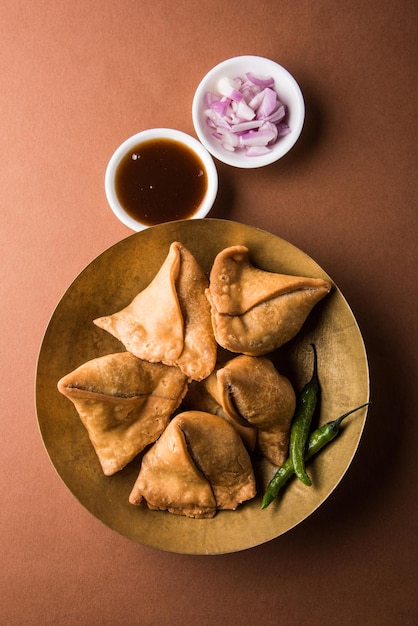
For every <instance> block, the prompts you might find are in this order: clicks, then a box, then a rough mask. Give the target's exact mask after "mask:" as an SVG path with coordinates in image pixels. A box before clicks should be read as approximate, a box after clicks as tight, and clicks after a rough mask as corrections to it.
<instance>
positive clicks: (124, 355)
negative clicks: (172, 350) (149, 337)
mask: <svg viewBox="0 0 418 626" xmlns="http://www.w3.org/2000/svg"><path fill="white" fill-rule="evenodd" d="M187 386H188V379H187V377H186V376H185V375H184V374H183V373H182V372H181V370H180V369H179V368H177V367H171V366H168V365H163V364H162V363H148V362H147V361H143V360H141V359H138V358H137V357H135V356H134V355H133V354H131V353H130V352H121V353H116V354H109V355H106V356H102V357H98V358H95V359H92V360H91V361H88V362H87V363H84V364H83V365H81V366H80V367H78V368H77V369H75V370H74V371H73V372H71V373H70V374H67V375H66V376H64V377H63V378H61V380H60V381H59V382H58V390H59V391H60V392H61V393H62V394H63V395H64V396H66V397H67V398H68V399H69V400H71V402H72V403H73V404H74V406H75V408H76V410H77V412H78V414H79V416H80V419H81V421H82V423H83V425H84V426H85V428H86V430H87V432H88V435H89V438H90V441H91V443H92V444H93V447H94V450H95V451H96V454H97V457H98V459H99V461H100V464H101V467H102V470H103V473H104V474H105V475H106V476H110V475H112V474H114V473H115V472H118V471H119V470H121V469H122V468H123V467H125V465H127V464H128V463H129V462H130V461H132V459H133V458H134V457H135V456H136V455H137V454H138V453H139V452H141V451H142V450H143V449H144V448H145V447H146V446H148V445H149V444H151V443H154V441H156V439H157V438H158V437H159V436H160V435H161V433H162V432H163V431H164V429H165V428H166V426H167V424H168V422H169V420H170V417H171V415H172V413H173V412H174V411H175V409H176V408H177V407H178V406H179V405H180V403H181V401H182V399H183V397H184V395H185V394H186V391H187Z"/></svg>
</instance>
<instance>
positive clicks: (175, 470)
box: [129, 411, 256, 518]
mask: <svg viewBox="0 0 418 626" xmlns="http://www.w3.org/2000/svg"><path fill="white" fill-rule="evenodd" d="M255 495H256V486H255V478H254V472H253V468H252V465H251V460H250V457H249V455H248V452H247V450H246V448H245V446H244V444H243V443H242V440H241V438H240V436H239V435H238V433H237V431H236V430H235V429H234V427H233V426H232V425H231V424H229V423H228V422H227V421H226V420H224V419H223V418H222V417H219V416H217V415H212V414H210V413H205V412H201V411H185V412H183V413H180V414H179V415H177V416H176V417H174V418H173V419H172V420H171V422H170V424H169V425H168V427H167V428H166V430H165V431H164V433H163V434H162V435H161V437H160V438H159V439H158V441H157V442H156V443H155V444H154V445H153V446H152V448H151V449H150V450H148V452H146V454H145V455H144V457H143V459H142V464H141V469H140V472H139V475H138V478H137V480H136V482H135V485H134V487H133V489H132V492H131V494H130V496H129V502H130V503H131V504H135V505H139V504H141V502H143V501H145V502H146V504H147V506H148V508H150V509H156V510H162V511H169V512H170V513H174V514H177V515H185V516H187V517H195V518H211V517H214V516H215V515H216V512H217V511H218V510H221V509H232V510H234V509H236V508H237V507H238V506H239V505H240V504H241V503H242V502H244V501H246V500H250V499H251V498H253V497H254V496H255Z"/></svg>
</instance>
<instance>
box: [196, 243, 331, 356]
mask: <svg viewBox="0 0 418 626" xmlns="http://www.w3.org/2000/svg"><path fill="white" fill-rule="evenodd" d="M209 280H210V284H209V288H208V289H207V290H206V296H207V298H208V300H209V302H210V305H211V316H212V326H213V329H214V333H215V338H216V340H217V342H218V343H219V345H221V346H222V347H223V348H225V349H227V350H229V351H230V352H235V353H241V354H246V355H249V356H261V355H265V354H267V353H269V352H272V351H273V350H275V349H276V348H279V347H280V346H282V345H283V344H284V343H286V342H288V341H290V339H292V338H293V337H294V336H295V335H296V334H297V333H298V332H299V330H300V329H301V327H302V325H303V324H304V322H305V320H306V318H307V317H308V315H309V313H310V312H311V310H312V309H313V307H314V306H315V305H316V304H317V303H318V302H319V301H320V300H322V298H324V297H325V296H326V295H327V294H328V293H329V292H330V290H331V284H330V283H329V282H327V281H325V280H322V279H321V278H306V277H302V276H289V275H286V274H276V273H273V272H267V271H265V270H261V269H259V268H257V267H255V266H254V265H253V264H252V263H251V261H250V258H249V250H248V248H247V247H246V246H241V245H237V246H231V247H229V248H225V249H224V250H222V251H221V252H220V253H219V254H218V255H217V256H216V258H215V261H214V263H213V266H212V270H211V273H210V279H209Z"/></svg>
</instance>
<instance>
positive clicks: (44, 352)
mask: <svg viewBox="0 0 418 626" xmlns="http://www.w3.org/2000/svg"><path fill="white" fill-rule="evenodd" d="M172 241H181V242H182V243H183V244H184V245H185V246H186V247H187V248H188V249H189V250H190V251H191V252H192V253H193V254H194V255H195V257H196V259H197V260H198V262H199V263H200V264H201V266H202V267H203V268H204V269H205V270H207V271H209V269H210V267H211V265H212V262H213V259H214V257H215V256H216V254H217V253H218V252H219V251H220V250H222V249H223V248H225V247H227V246H230V245H234V244H244V245H246V246H248V248H249V249H250V252H251V257H252V259H253V261H254V264H255V265H256V266H258V267H260V268H262V269H265V270H270V271H273V272H280V273H288V274H299V275H305V276H313V277H315V276H316V277H323V278H327V279H328V280H331V279H330V277H329V276H327V274H325V272H324V271H323V270H322V269H321V268H320V267H319V266H318V265H317V264H316V263H315V262H314V261H313V260H312V259H311V258H310V257H309V256H307V255H306V254H305V253H303V252H301V251H300V250H299V249H297V248H295V247H294V246H292V245H291V244H289V243H287V242H286V241H284V240H283V239H280V238H279V237H276V236H274V235H272V234H270V233H267V232H264V231H262V230H259V229H257V228H253V227H249V226H245V225H243V224H239V223H235V222H230V221H226V220H217V219H203V220H190V221H178V222H171V223H168V224H162V225H159V226H155V227H152V228H149V229H147V230H144V231H142V232H139V233H135V234H134V235H132V236H130V237H128V238H127V239H124V240H123V241H121V242H119V243H117V244H116V245H114V246H112V247H111V248H109V249H108V250H106V251H105V252H104V253H103V254H101V255H100V256H99V257H97V258H96V259H95V260H94V261H93V262H92V263H90V264H89V265H88V266H87V267H86V268H85V269H84V270H83V271H82V272H81V274H80V275H79V276H78V277H77V278H76V279H75V281H74V282H73V283H72V285H71V286H70V287H69V288H68V290H67V291H66V293H65V294H64V296H63V298H62V299H61V301H60V302H59V304H58V306H57V308H56V309H55V311H54V313H53V315H52V318H51V321H50V323H49V325H48V328H47V330H46V333H45V336H44V339H43V343H42V346H41V350H40V355H39V360H38V366H37V376H36V408H37V415H38V423H39V427H40V431H41V435H42V438H43V441H44V444H45V447H46V450H47V452H48V454H49V457H50V459H51V461H52V463H53V465H54V467H55V469H56V471H57V472H58V474H59V476H60V477H61V478H62V480H63V481H64V483H65V484H66V486H67V487H68V488H69V489H70V491H71V492H72V493H73V495H74V496H75V497H76V498H77V499H78V500H79V501H80V502H81V504H82V505H83V506H84V507H86V508H87V509H88V510H89V511H90V512H91V513H92V514H93V515H94V516H96V517H97V518H98V519H99V520H101V521H102V522H103V523H104V524H106V525H107V526H109V527H110V528H112V529H114V530H116V531H117V532H119V533H120V534H122V535H124V536H125V537H128V538H129V539H131V540H133V541H137V542H139V543H141V544H144V545H147V546H152V547H154V548H159V549H162V550H167V551H171V552H177V553H184V554H222V553H228V552H236V551H239V550H244V549H247V548H250V547H253V546H256V545H259V544H262V543H264V542H266V541H269V540H271V539H274V538H275V537H278V536H279V535H281V534H283V533H285V532H286V531H288V530H289V529H291V528H292V527H294V526H295V525H296V524H299V523H300V522H301V521H302V520H304V519H305V518H306V517H308V516H309V515H310V514H311V513H312V512H313V511H315V509H317V507H319V506H320V505H321V503H322V502H324V500H325V499H326V498H327V496H329V494H330V493H331V492H332V491H333V490H334V488H335V487H336V486H337V484H338V483H339V482H340V480H341V478H342V477H343V475H344V473H345V472H346V470H347V469H348V467H349V465H350V463H351V460H352V458H353V456H354V454H355V452H356V449H357V446H358V444H359V440H360V437H361V434H362V430H363V427H364V423H365V420H366V413H367V412H366V410H362V411H359V412H358V413H355V414H354V415H353V416H351V417H350V418H348V419H347V420H346V422H345V426H344V429H343V430H342V432H341V434H340V435H339V437H338V438H337V439H336V440H335V441H334V442H333V443H332V444H331V445H330V446H329V447H328V448H326V449H325V450H323V451H322V452H321V453H320V455H319V456H318V457H317V458H315V459H314V460H312V461H311V462H310V463H309V472H310V474H311V477H312V479H313V483H314V486H313V487H310V488H309V487H305V486H304V485H303V484H302V483H301V482H300V481H297V480H294V479H293V480H292V481H291V482H290V483H289V484H288V486H287V487H286V489H285V490H284V491H283V493H282V495H281V496H280V497H279V498H278V499H277V500H276V501H275V502H274V503H272V505H271V506H270V507H268V508H267V509H265V510H263V511H262V510H260V502H261V494H262V491H263V489H264V486H265V484H266V483H267V481H268V479H269V478H270V476H271V473H272V470H273V467H272V466H271V465H269V464H268V463H264V464H263V463H260V465H257V467H256V473H257V478H258V484H259V494H260V495H258V496H257V497H256V498H255V499H254V500H252V501H251V502H248V503H246V504H244V505H242V506H241V507H239V508H238V509H237V510H236V511H222V512H219V513H218V514H217V515H216V516H215V518H213V519H210V520H194V519H188V518H185V517H181V516H175V515H171V514H169V513H166V512H156V511H149V510H148V509H147V508H142V507H135V506H132V505H130V504H129V502H128V496H129V493H130V491H131V488H132V486H133V484H134V482H135V479H136V476H137V473H138V471H139V464H140V458H137V459H136V460H134V461H133V462H132V463H131V464H130V465H129V466H128V467H126V468H125V469H124V470H123V471H121V472H119V473H118V474H116V475H114V476H111V477H106V476H104V474H103V473H102V471H101V469H100V466H99V463H98V460H97V458H96V455H95V453H94V451H93V448H92V446H91V444H90V442H89V439H88V437H87V432H86V430H85V429H84V427H83V426H82V424H81V421H80V420H79V418H78V415H77V413H76V412H75V409H74V407H73V405H72V403H71V402H69V401H68V400H67V399H66V398H64V397H63V396H62V395H61V394H60V393H58V391H57V382H58V380H59V379H60V378H61V377H62V376H63V375H64V374H67V373H68V372H70V371H72V370H73V369H74V368H76V367H77V366H79V365H81V364H82V363H84V362H85V361H87V360H88V359H92V358H94V357H97V356H101V355H104V354H108V353H111V352H120V351H121V350H123V347H122V346H121V344H120V343H119V342H118V341H117V340H116V339H114V338H113V337H112V336H111V335H109V334H108V333H106V332H105V331H103V330H101V329H99V328H96V327H95V326H94V324H93V323H92V320H93V319H95V318H96V317H99V316H102V315H105V314H108V313H112V312H114V311H117V310H119V309H121V308H122V307H123V306H125V305H126V304H127V303H128V302H130V300H131V299H132V298H133V297H134V296H135V295H136V294H137V293H138V292H139V291H140V290H142V289H143V288H144V287H145V286H146V285H147V284H148V283H149V282H150V281H151V280H152V278H153V277H154V275H155V273H156V272H157V270H158V269H159V267H160V265H161V264H162V262H163V261H164V259H165V257H166V255H167V252H168V248H169V245H170V243H171V242H172ZM311 342H314V343H315V344H316V346H317V350H318V359H319V376H320V381H321V385H322V401H321V415H320V422H321V423H324V422H327V421H330V420H331V419H335V418H336V417H338V416H339V415H340V414H342V413H344V412H345V411H347V410H349V409H351V408H353V407H355V406H358V405H360V404H363V403H364V402H367V400H368V397H369V376H368V365H367V358H366V353H365V349H364V345H363V341H362V337H361V334H360V331H359V329H358V326H357V323H356V320H355V319H354V316H353V314H352V312H351V310H350V308H349V306H348V304H347V302H346V301H345V299H344V297H343V295H342V294H341V292H340V291H339V289H338V288H337V287H336V286H334V289H333V291H332V292H331V294H330V295H329V296H327V297H326V298H325V299H324V300H322V301H321V302H320V303H319V304H318V305H317V306H316V307H315V309H314V310H313V311H312V313H311V315H310V317H309V318H308V320H307V321H306V323H305V325H304V327H303V329H302V330H301V331H300V333H299V334H298V336H297V337H296V338H295V339H294V340H292V341H291V342H289V343H288V344H287V345H286V346H284V347H283V348H281V349H280V350H278V351H276V353H275V354H274V355H272V358H273V360H274V361H275V363H276V366H277V368H278V369H279V371H281V372H282V373H284V374H287V375H288V376H289V377H290V378H291V380H292V382H293V384H294V386H295V388H296V390H299V389H300V388H301V386H302V385H303V384H304V383H305V382H306V381H307V380H308V378H309V377H310V373H311V368H312V352H311V349H310V347H309V344H310V343H311Z"/></svg>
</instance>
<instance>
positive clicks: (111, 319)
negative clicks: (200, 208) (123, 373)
mask: <svg viewBox="0 0 418 626" xmlns="http://www.w3.org/2000/svg"><path fill="white" fill-rule="evenodd" d="M207 286H208V280H207V278H206V276H205V274H204V272H203V270H202V268H201V267H200V266H199V264H198V263H197V261H196V259H195V258H194V256H193V255H192V254H191V253H190V252H189V251H188V250H187V248H185V246H183V245H182V244H181V243H179V242H174V243H172V244H171V246H170V250H169V252H168V255H167V257H166V259H165V261H164V263H163V264H162V266H161V268H160V269H159V271H158V273H157V274H156V276H155V277H154V279H153V280H152V282H151V283H150V284H149V285H148V287H146V288H145V289H144V290H143V291H141V292H140V293H139V294H137V296H135V298H134V299H133V300H132V302H130V304H128V305H127V306H126V307H125V308H124V309H122V310H120V311H118V312H116V313H113V314H112V315H108V316H104V317H100V318H97V319H95V320H94V324H95V325H96V326H98V327H99V328H102V329H104V330H106V331H108V332H109V333H111V334H112V335H113V336H114V337H116V338H117V339H119V341H121V342H122V343H123V345H124V346H125V348H126V349H127V350H128V351H129V352H132V354H134V355H135V356H137V357H138V358H140V359H144V360H147V361H151V362H154V363H157V362H161V363H165V364H166V365H173V366H178V367H180V369H181V370H182V371H183V373H184V374H185V375H186V376H188V377H189V378H191V379H193V380H201V379H203V378H205V377H206V376H208V375H209V374H210V372H211V371H212V370H213V368H214V366H215V362H216V350H217V347H216V341H215V338H214V334H213V329H212V324H211V316H210V305H209V303H208V301H207V299H206V297H205V289H206V288H207Z"/></svg>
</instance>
